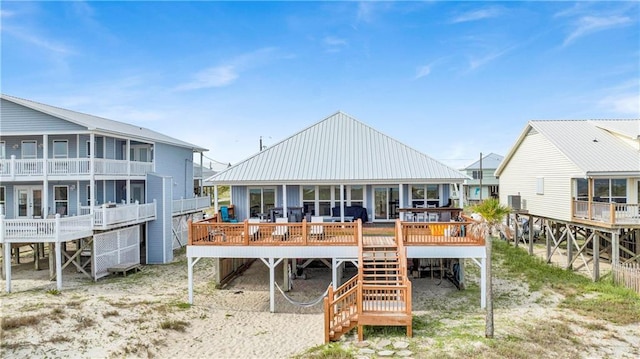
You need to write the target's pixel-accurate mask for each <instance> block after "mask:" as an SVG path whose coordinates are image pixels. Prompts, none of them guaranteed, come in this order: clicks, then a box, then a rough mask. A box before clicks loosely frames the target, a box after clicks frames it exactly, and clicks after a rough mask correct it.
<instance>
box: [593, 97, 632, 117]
mask: <svg viewBox="0 0 640 359" xmlns="http://www.w3.org/2000/svg"><path fill="white" fill-rule="evenodd" d="M600 105H601V106H602V107H604V108H605V109H607V110H608V111H611V112H614V113H617V114H621V115H632V116H636V117H637V116H640V94H639V93H625V94H618V95H612V96H607V97H605V98H603V99H602V100H601V101H600Z"/></svg>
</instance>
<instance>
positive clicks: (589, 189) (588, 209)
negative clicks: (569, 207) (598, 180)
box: [587, 177, 593, 220]
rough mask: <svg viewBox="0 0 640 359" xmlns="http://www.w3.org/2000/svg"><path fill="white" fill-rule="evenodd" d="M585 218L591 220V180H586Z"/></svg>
mask: <svg viewBox="0 0 640 359" xmlns="http://www.w3.org/2000/svg"><path fill="white" fill-rule="evenodd" d="M587 193H588V194H587V201H588V203H587V218H588V219H589V220H592V219H593V213H592V207H593V178H591V177H589V178H587Z"/></svg>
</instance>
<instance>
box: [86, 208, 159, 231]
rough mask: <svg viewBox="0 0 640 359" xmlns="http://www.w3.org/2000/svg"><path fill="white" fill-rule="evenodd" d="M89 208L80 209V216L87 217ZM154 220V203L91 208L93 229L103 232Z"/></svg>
mask: <svg viewBox="0 0 640 359" xmlns="http://www.w3.org/2000/svg"><path fill="white" fill-rule="evenodd" d="M90 211H91V208H90V207H89V206H82V207H80V214H82V215H88V214H89V213H90ZM154 219H156V203H155V202H152V203H144V204H138V203H133V204H115V203H105V204H103V205H102V206H96V207H94V208H93V229H99V230H105V229H111V228H115V227H122V226H126V225H132V224H137V223H142V222H147V221H152V220H154Z"/></svg>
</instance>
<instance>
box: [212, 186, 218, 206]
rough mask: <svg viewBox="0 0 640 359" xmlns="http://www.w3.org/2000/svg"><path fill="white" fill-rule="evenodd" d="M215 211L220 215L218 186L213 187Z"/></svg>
mask: <svg viewBox="0 0 640 359" xmlns="http://www.w3.org/2000/svg"><path fill="white" fill-rule="evenodd" d="M213 210H214V213H218V185H214V186H213Z"/></svg>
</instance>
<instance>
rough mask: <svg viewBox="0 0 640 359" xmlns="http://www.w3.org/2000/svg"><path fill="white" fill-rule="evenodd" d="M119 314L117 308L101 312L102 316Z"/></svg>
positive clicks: (117, 315) (116, 315)
mask: <svg viewBox="0 0 640 359" xmlns="http://www.w3.org/2000/svg"><path fill="white" fill-rule="evenodd" d="M119 316H120V312H118V311H117V310H109V311H106V312H103V313H102V317H103V318H108V317H119Z"/></svg>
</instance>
